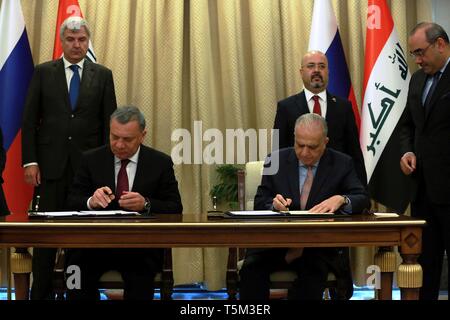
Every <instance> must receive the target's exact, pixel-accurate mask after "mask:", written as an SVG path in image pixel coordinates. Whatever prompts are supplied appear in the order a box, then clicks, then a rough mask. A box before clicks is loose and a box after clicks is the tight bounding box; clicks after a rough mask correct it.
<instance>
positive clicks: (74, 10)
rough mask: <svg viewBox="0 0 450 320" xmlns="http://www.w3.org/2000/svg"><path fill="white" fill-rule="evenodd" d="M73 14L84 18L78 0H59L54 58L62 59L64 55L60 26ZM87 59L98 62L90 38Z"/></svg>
mask: <svg viewBox="0 0 450 320" xmlns="http://www.w3.org/2000/svg"><path fill="white" fill-rule="evenodd" d="M72 16H74V17H80V18H83V13H82V12H81V9H80V5H79V4H78V0H59V5H58V16H57V17H56V29H55V44H54V45H53V60H57V59H60V58H61V57H62V55H63V48H62V45H61V41H60V39H59V27H60V26H61V25H62V23H63V22H64V20H66V19H67V18H69V17H72ZM86 59H88V60H90V61H92V62H97V58H96V57H95V53H94V48H93V46H92V41H91V39H89V48H88V51H87V53H86Z"/></svg>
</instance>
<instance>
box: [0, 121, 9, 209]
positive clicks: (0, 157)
mask: <svg viewBox="0 0 450 320" xmlns="http://www.w3.org/2000/svg"><path fill="white" fill-rule="evenodd" d="M5 164H6V152H5V148H3V132H2V129H1V128H0V216H6V215H8V214H9V209H8V205H7V204H6V199H5V194H4V193H3V187H2V185H3V177H2V172H3V170H4V169H5Z"/></svg>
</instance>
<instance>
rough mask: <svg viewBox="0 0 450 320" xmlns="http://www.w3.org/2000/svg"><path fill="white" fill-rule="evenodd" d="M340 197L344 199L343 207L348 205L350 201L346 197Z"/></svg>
mask: <svg viewBox="0 0 450 320" xmlns="http://www.w3.org/2000/svg"><path fill="white" fill-rule="evenodd" d="M341 197H343V198H344V206H346V205H348V204H349V203H350V199H349V197H347V196H344V195H341Z"/></svg>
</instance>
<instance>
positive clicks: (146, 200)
mask: <svg viewBox="0 0 450 320" xmlns="http://www.w3.org/2000/svg"><path fill="white" fill-rule="evenodd" d="M150 208H151V204H150V199H149V198H145V202H144V211H147V212H150Z"/></svg>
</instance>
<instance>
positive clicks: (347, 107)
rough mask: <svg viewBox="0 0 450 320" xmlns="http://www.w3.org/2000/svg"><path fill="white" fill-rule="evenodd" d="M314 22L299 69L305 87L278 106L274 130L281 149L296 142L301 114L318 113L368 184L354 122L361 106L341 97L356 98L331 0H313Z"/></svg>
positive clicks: (332, 138)
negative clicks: (297, 121) (295, 137)
mask: <svg viewBox="0 0 450 320" xmlns="http://www.w3.org/2000/svg"><path fill="white" fill-rule="evenodd" d="M311 24H312V27H311V35H310V40H309V50H310V51H309V52H307V53H306V54H305V55H304V56H303V58H302V64H301V68H300V75H301V77H302V80H303V84H304V86H305V89H304V90H303V91H302V92H300V93H298V94H295V95H293V96H290V97H288V98H286V99H284V100H281V101H279V102H278V105H277V112H276V115H275V123H274V129H278V130H279V139H280V140H279V148H280V149H281V148H287V147H292V146H293V145H294V126H295V121H296V120H297V118H298V117H300V116H301V115H303V114H305V113H310V112H312V113H319V114H320V115H321V116H323V117H324V118H325V119H326V120H327V124H328V136H329V138H330V142H329V146H330V147H332V148H333V149H336V150H338V151H341V152H344V153H346V154H348V155H349V156H351V157H352V158H353V160H354V161H355V167H356V171H357V173H358V177H359V178H360V180H361V182H362V183H363V184H364V185H366V184H367V178H366V169H365V168H364V159H363V156H362V153H361V149H360V146H359V137H358V128H357V123H359V121H357V122H356V121H355V115H357V118H358V120H359V113H358V110H357V109H358V107H357V106H356V101H354V103H353V107H352V103H350V101H348V100H346V99H344V98H341V97H345V98H347V97H353V100H354V94H353V89H352V86H351V81H350V76H349V73H348V70H347V67H346V65H347V64H346V62H345V55H344V50H343V48H342V43H341V39H340V36H339V32H338V29H337V22H336V17H335V16H334V13H333V8H332V6H331V3H330V2H329V0H315V1H314V10H313V17H312V22H311ZM324 52H325V53H324ZM329 68H330V69H331V72H329V70H330V69H329ZM329 79H330V80H331V81H329ZM330 88H333V90H336V92H335V91H330ZM336 94H337V96H336ZM315 99H316V100H315ZM355 109H356V110H355Z"/></svg>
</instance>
